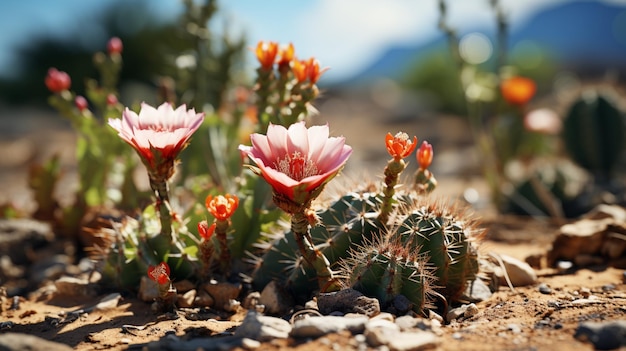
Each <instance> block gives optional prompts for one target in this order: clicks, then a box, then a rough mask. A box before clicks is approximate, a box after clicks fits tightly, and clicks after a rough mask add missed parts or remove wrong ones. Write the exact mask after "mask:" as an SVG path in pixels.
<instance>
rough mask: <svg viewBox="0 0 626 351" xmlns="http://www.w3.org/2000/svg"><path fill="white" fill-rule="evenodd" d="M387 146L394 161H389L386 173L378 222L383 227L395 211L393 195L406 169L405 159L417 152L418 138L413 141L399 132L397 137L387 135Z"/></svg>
mask: <svg viewBox="0 0 626 351" xmlns="http://www.w3.org/2000/svg"><path fill="white" fill-rule="evenodd" d="M385 146H386V147H387V151H388V152H389V155H391V157H392V159H391V160H389V162H388V163H387V166H386V167H385V171H384V174H385V179H384V183H385V184H384V188H383V204H382V206H381V209H380V214H379V216H378V220H379V221H380V222H381V223H382V224H383V225H384V224H386V223H387V218H389V214H390V213H391V211H392V209H393V201H394V200H393V195H394V194H395V187H396V185H397V184H398V178H399V177H400V173H402V171H404V169H405V168H406V163H405V162H404V160H403V158H405V157H407V156H409V155H410V154H411V153H412V152H413V150H415V147H416V146H417V137H415V136H414V137H413V140H411V139H410V138H409V135H408V134H406V133H404V132H399V133H397V134H396V135H395V136H392V135H391V133H387V135H386V136H385Z"/></svg>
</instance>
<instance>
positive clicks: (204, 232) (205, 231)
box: [198, 221, 217, 240]
mask: <svg viewBox="0 0 626 351" xmlns="http://www.w3.org/2000/svg"><path fill="white" fill-rule="evenodd" d="M216 226H217V223H213V224H211V226H209V223H208V222H207V221H202V222H199V223H198V233H200V236H201V237H202V239H204V240H209V239H211V236H213V232H215V227H216Z"/></svg>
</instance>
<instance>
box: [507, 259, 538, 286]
mask: <svg viewBox="0 0 626 351" xmlns="http://www.w3.org/2000/svg"><path fill="white" fill-rule="evenodd" d="M499 257H500V259H501V260H502V263H503V264H504V269H505V270H506V273H507V275H508V276H509V280H510V281H511V284H512V285H513V286H526V285H532V284H535V283H536V282H537V273H535V270H534V269H533V268H532V267H531V266H530V265H529V264H528V263H526V262H523V261H520V260H518V259H517V258H514V257H512V256H509V255H504V254H499ZM500 284H501V285H506V284H507V281H506V279H505V277H504V275H501V276H500Z"/></svg>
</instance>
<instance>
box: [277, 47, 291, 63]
mask: <svg viewBox="0 0 626 351" xmlns="http://www.w3.org/2000/svg"><path fill="white" fill-rule="evenodd" d="M294 52H295V49H294V47H293V43H289V45H286V46H281V47H280V52H279V53H278V55H279V56H280V58H279V59H278V65H279V66H282V65H289V63H291V61H292V60H293V58H294Z"/></svg>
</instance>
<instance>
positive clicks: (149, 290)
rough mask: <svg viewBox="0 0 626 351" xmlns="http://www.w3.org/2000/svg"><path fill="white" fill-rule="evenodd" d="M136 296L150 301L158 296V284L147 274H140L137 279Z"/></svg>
mask: <svg viewBox="0 0 626 351" xmlns="http://www.w3.org/2000/svg"><path fill="white" fill-rule="evenodd" d="M137 297H139V299H140V300H141V301H144V302H152V301H154V300H156V299H157V298H158V297H159V286H158V285H157V284H156V283H155V282H154V281H152V280H150V278H148V277H147V276H145V275H144V276H142V277H141V280H140V281H139V291H138V292H137Z"/></svg>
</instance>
